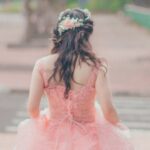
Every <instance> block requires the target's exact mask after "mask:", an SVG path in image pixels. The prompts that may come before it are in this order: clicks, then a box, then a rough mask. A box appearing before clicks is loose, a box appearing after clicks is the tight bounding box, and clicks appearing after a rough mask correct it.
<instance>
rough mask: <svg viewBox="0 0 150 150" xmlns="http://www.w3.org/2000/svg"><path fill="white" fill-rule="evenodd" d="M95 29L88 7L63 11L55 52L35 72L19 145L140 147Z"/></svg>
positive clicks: (28, 149)
mask: <svg viewBox="0 0 150 150" xmlns="http://www.w3.org/2000/svg"><path fill="white" fill-rule="evenodd" d="M92 32H93V21H92V19H91V14H90V12H89V11H88V10H87V9H72V10H71V9H67V10H65V11H63V12H61V13H60V15H59V17H58V22H57V25H56V27H55V29H54V32H53V43H54V47H53V49H52V51H51V54H50V55H49V56H46V57H43V58H40V59H38V60H37V61H36V63H35V66H34V69H33V72H32V78H31V86H30V93H29V99H28V107H27V108H28V113H29V116H30V119H26V120H24V121H22V122H21V123H20V124H19V126H18V134H17V143H16V146H15V150H133V149H134V148H133V145H132V143H131V142H130V139H129V138H128V136H127V135H128V134H126V133H130V132H129V130H128V128H127V127H126V126H125V125H124V124H123V123H121V121H120V119H119V117H118V115H117V112H116V109H115V107H114V105H113V103H112V100H111V99H112V97H111V91H110V89H109V85H108V62H107V60H106V59H105V58H103V57H100V58H98V57H96V54H95V53H94V52H93V50H92V46H91V44H90V41H89V37H90V35H91V34H92ZM43 93H44V94H45V95H46V97H47V100H48V110H47V111H45V112H43V111H40V101H41V97H42V95H43ZM95 100H97V102H99V104H100V108H101V110H102V114H103V116H102V115H100V112H99V111H98V109H97V108H96V107H95Z"/></svg>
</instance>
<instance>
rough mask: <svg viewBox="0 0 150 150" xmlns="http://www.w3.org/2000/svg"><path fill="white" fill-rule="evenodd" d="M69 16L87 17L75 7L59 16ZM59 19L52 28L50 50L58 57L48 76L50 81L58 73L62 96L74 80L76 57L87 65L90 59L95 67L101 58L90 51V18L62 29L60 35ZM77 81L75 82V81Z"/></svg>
mask: <svg viewBox="0 0 150 150" xmlns="http://www.w3.org/2000/svg"><path fill="white" fill-rule="evenodd" d="M66 16H69V17H70V18H72V17H73V18H79V19H83V20H84V19H85V18H87V14H86V13H85V12H84V11H82V10H81V9H78V8H75V9H72V10H67V11H65V12H64V13H63V15H62V16H61V17H62V18H63V17H66ZM60 22H61V19H60V20H58V22H57V25H56V27H55V28H54V30H53V37H52V40H53V43H54V47H53V48H52V50H51V53H52V54H56V53H58V54H59V55H58V58H57V60H56V62H55V66H54V70H53V73H52V75H51V76H50V78H49V80H48V81H50V80H51V79H52V78H54V80H55V81H56V74H57V72H58V74H59V81H63V82H64V83H65V87H66V89H65V92H64V97H65V98H67V97H68V93H69V90H70V89H71V81H74V82H76V81H75V80H74V70H75V65H76V62H77V59H79V64H80V63H81V62H82V61H83V62H86V63H87V64H88V65H91V64H90V63H89V62H88V60H90V61H91V62H92V63H93V65H94V66H95V67H98V66H99V65H98V64H101V60H100V59H99V58H97V57H96V55H95V53H94V52H93V51H92V46H91V44H90V42H89V36H90V35H91V34H92V32H93V21H92V20H91V19H87V20H84V22H83V23H84V25H83V26H80V27H76V28H74V29H68V30H66V31H64V32H63V33H62V34H61V35H60V32H59V29H58V27H59V23H60ZM76 83H77V82H76Z"/></svg>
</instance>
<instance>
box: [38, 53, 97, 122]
mask: <svg viewBox="0 0 150 150" xmlns="http://www.w3.org/2000/svg"><path fill="white" fill-rule="evenodd" d="M55 59H57V56H55V55H50V56H48V57H44V58H42V59H41V60H38V62H37V66H38V68H39V72H40V75H41V77H42V80H43V81H44V89H45V93H46V95H47V97H48V102H49V106H50V115H51V119H55V118H57V119H58V118H62V119H63V118H64V117H65V116H63V115H64V114H70V115H72V116H71V117H74V118H75V120H78V121H79V120H80V121H82V122H88V121H89V122H91V121H94V120H95V106H94V102H95V95H96V87H95V82H96V78H97V73H98V70H97V68H95V67H91V66H88V65H87V64H81V67H79V66H77V65H76V68H75V76H74V78H75V80H76V81H77V82H79V83H81V84H82V85H79V84H77V83H72V87H73V88H72V87H71V90H70V91H69V96H68V98H67V99H65V98H64V95H63V94H64V91H65V85H64V84H63V83H59V82H58V83H54V82H53V83H48V77H49V75H50V72H51V70H50V69H49V68H48V67H49V66H51V67H52V68H53V64H54V62H55Z"/></svg>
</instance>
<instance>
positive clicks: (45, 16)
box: [0, 0, 150, 150]
mask: <svg viewBox="0 0 150 150" xmlns="http://www.w3.org/2000/svg"><path fill="white" fill-rule="evenodd" d="M74 7H80V8H88V9H90V10H91V11H92V18H93V20H94V21H95V22H94V24H95V25H94V26H95V28H94V33H93V35H92V37H91V41H92V44H93V49H94V50H95V51H96V52H97V54H98V55H99V56H101V57H105V58H106V59H107V60H108V63H109V72H110V82H111V89H112V94H113V102H114V103H115V105H116V108H117V110H118V113H119V115H120V118H121V119H122V121H123V122H124V123H125V124H126V125H127V126H128V127H129V128H130V129H131V133H132V142H133V143H134V145H135V147H136V150H149V149H150V143H149V139H150V0H0V150H10V149H12V147H13V146H14V143H15V137H16V131H17V125H18V123H19V122H20V121H22V120H23V119H25V118H27V117H28V116H27V113H26V102H27V99H28V92H29V91H28V90H29V84H30V78H31V72H32V69H33V65H34V63H35V61H36V60H37V59H39V58H40V57H43V56H46V55H48V54H49V53H50V49H51V46H52V43H51V42H50V37H51V32H52V28H53V26H54V25H55V22H56V19H57V16H58V13H59V12H60V11H62V10H64V9H66V8H74ZM43 99H45V98H44V97H43ZM44 106H45V103H42V104H41V107H44Z"/></svg>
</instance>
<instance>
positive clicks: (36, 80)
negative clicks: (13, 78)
mask: <svg viewBox="0 0 150 150" xmlns="http://www.w3.org/2000/svg"><path fill="white" fill-rule="evenodd" d="M38 67H39V60H38V61H37V62H36V63H35V65H34V68H33V71H32V76H31V82H30V89H29V98H28V103H27V111H28V114H29V116H30V117H31V118H37V117H38V116H39V113H40V101H41V97H42V95H43V80H42V77H41V74H40V72H39V68H38Z"/></svg>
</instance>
